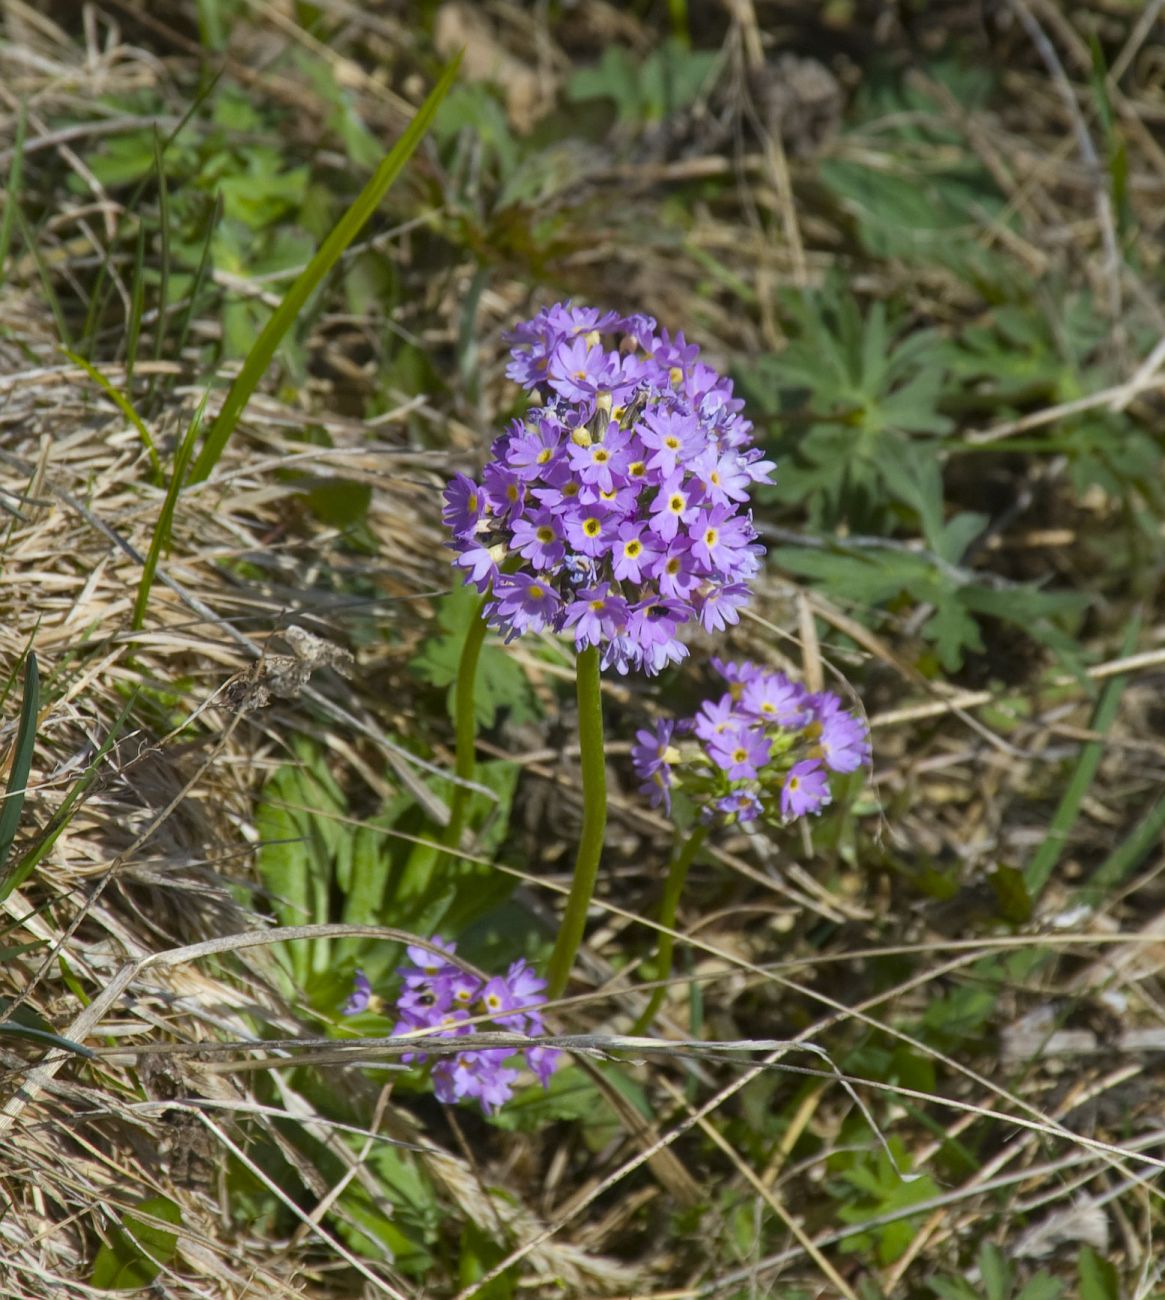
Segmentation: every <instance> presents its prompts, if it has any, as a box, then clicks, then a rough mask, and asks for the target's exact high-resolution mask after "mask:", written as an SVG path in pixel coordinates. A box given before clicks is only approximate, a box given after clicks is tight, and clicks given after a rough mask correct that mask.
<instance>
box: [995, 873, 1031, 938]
mask: <svg viewBox="0 0 1165 1300" xmlns="http://www.w3.org/2000/svg"><path fill="white" fill-rule="evenodd" d="M987 879H988V881H989V883H990V885H991V889H992V892H993V893H994V894H995V901H996V903H997V904H998V907H999V914H1000V916H1002V917H1003V919H1004V920H1005V921H1008V922H1009V923H1010V924H1012V925H1025V924H1026V923H1027V922H1028V921H1030V920H1031V917H1032V912H1033V910H1034V908H1033V905H1032V897H1031V895H1030V894H1029V893H1028V892H1027V886H1026V885H1025V884H1024V880H1023V872H1022V871H1019V870H1017V869H1016V868H1015V867H1006V866H1002V865H1000V866H997V867H996V869H995V870H994V871H993V872H992V873H991V874H990V875H989V876H988V878H987Z"/></svg>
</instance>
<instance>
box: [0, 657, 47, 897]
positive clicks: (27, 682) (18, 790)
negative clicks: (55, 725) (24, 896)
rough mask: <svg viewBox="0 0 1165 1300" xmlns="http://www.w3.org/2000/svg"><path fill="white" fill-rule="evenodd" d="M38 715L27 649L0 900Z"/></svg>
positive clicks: (2, 831) (0, 853)
mask: <svg viewBox="0 0 1165 1300" xmlns="http://www.w3.org/2000/svg"><path fill="white" fill-rule="evenodd" d="M39 713H40V669H39V668H38V667H37V663H36V655H35V654H33V653H32V651H31V650H30V651H29V652H28V654H27V655H26V656H25V659H24V692H23V694H22V696H21V699H20V722H19V724H18V726H17V729H16V743H15V744H14V745H13V747H12V766H11V767H10V768H9V769H8V786H7V789H6V790H5V793H4V804H3V807H2V808H0V901H3V900H4V899H5V898H7V897H8V894H9V892H10V891H11V889H12V887H13V886H12V885H11V884H10V883H9V881H8V879H7V877H6V875H5V867H6V866H7V865H8V854H9V853H10V852H11V850H12V842H13V840H15V839H16V832H17V831H18V830H19V829H20V814H21V812H22V811H23V809H24V800H25V796H26V795H27V793H28V778H29V775H30V773H31V772H32V756H33V751H34V750H35V749H36V724H37V718H38V716H39Z"/></svg>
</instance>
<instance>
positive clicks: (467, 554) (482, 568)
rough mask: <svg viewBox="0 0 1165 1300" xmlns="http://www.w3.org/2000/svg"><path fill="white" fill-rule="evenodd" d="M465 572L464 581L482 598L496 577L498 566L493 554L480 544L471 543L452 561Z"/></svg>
mask: <svg viewBox="0 0 1165 1300" xmlns="http://www.w3.org/2000/svg"><path fill="white" fill-rule="evenodd" d="M453 563H454V564H455V565H456V566H457V567H458V568H459V569H464V570H465V581H466V582H468V583H471V584H472V585H473V586H474V587H476V588H477V590H478V591H479V592H480V593H481V594H482V595H483V596H484V595H485V593H486V592H487V591H488V590H489V589H490V584H491V583H492V582H493V580H494V579H495V578H496V577H497V576H498V566H497V562H496V560H495V559H494V556H493V552H492V551H491V550H490V549H489V547H487V546H483V545H482V544H481V543H478V542H473V543H471V544H470V545H469V546H467V547H466V548H465V550H463V551H462V552H461V554H460V555H459V556H458V557H457V558H456V559H455V560H454V561H453Z"/></svg>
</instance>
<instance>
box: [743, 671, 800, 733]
mask: <svg viewBox="0 0 1165 1300" xmlns="http://www.w3.org/2000/svg"><path fill="white" fill-rule="evenodd" d="M740 707H741V708H742V709H743V710H744V712H745V713H750V714H752V716H753V717H754V718H759V719H760V720H761V721H764V722H775V723H776V724H777V725H778V726H779V727H789V728H794V729H796V728H800V727H803V726H804V725H805V723H806V722H807V721H808V717H809V715H808V711H807V708H806V695H805V690H804V688H803V687H801V686H798V685H797V684H796V683H795V682H791V681H790V680H789V679H788V678H787V677H786V676H785V674H784V673H762V674H761V675H760V676H759V677H754V678H753V679H752V680H751V681H750V682H748V683H747V684H746V685H745V687H744V693H743V694H742V695H741V697H740Z"/></svg>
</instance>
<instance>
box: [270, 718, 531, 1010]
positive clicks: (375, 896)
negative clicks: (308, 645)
mask: <svg viewBox="0 0 1165 1300" xmlns="http://www.w3.org/2000/svg"><path fill="white" fill-rule="evenodd" d="M295 751H296V755H297V757H298V760H299V761H298V762H297V763H294V764H288V765H286V766H284V767H281V768H279V769H277V770H276V771H275V772H274V773H273V774H272V776H271V777H270V779H269V780H268V781H267V783H266V785H265V786H264V789H263V798H262V801H261V803H260V804H259V807H258V809H257V811H256V816H255V824H256V826H257V827H258V829H259V833H260V835H261V836H262V844H261V847H260V849H259V855H258V868H259V874H260V877H261V879H262V881H263V885H264V887H265V889H266V891H267V893H268V895H269V898H270V903H271V906H272V909H273V910H274V912H275V915H276V917H277V918H278V919H279V922H280V924H282V925H307V924H313V923H322V922H328V921H343V922H347V923H349V924H352V925H385V926H393V927H395V928H397V929H404V930H409V931H410V932H413V933H416V934H418V935H422V936H426V937H427V936H429V935H431V934H434V933H436V932H437V931H438V930H440V931H441V933H443V934H445V935H446V936H451V935H456V934H457V933H459V932H460V930H461V929H462V928H463V927H464V926H465V925H466V924H467V923H468V922H469V921H470V920H471V919H473V918H475V917H477V916H479V915H481V914H483V913H485V912H487V911H488V910H489V908H490V907H492V906H493V905H494V904H496V903H497V902H499V901H500V900H501V899H503V898H504V897H505V896H506V895H507V894H508V892H509V890H510V887H511V886H510V882H509V878H508V877H506V876H504V875H502V874H501V873H499V872H497V871H495V870H494V869H493V868H492V867H491V866H488V865H484V866H482V865H478V864H476V863H474V862H471V861H463V860H461V859H459V858H458V859H455V860H452V861H448V862H447V863H445V864H444V865H442V863H441V854H440V853H439V851H438V849H437V847H436V842H435V839H434V837H433V830H432V826H431V824H430V823H429V822H428V820H427V818H426V816H425V814H424V812H423V810H422V809H421V808H420V807H419V806H418V805H417V803H416V801H415V800H414V799H413V797H412V796H411V795H409V794H401V795H399V796H398V797H397V798H396V799H394V800H393V801H392V802H390V803H389V804H388V805H387V806H385V807H384V808H382V809H381V810H379V811H378V812H376V813H374V814H373V815H371V816H355V815H354V814H353V813H352V811H351V809H350V808H349V804H348V800H347V797H346V795H345V794H344V792H343V791H342V790H341V789H340V787H339V786H338V785H337V783H336V781H335V779H334V777H333V776H332V774H331V772H330V770H329V767H328V764H327V761H326V757H325V754H324V752H323V751H321V750H319V749H317V748H316V747H315V746H313V745H312V744H311V743H310V742H309V741H307V740H306V739H302V738H301V739H299V740H297V741H296V743H295ZM477 779H478V781H479V782H480V783H482V784H483V785H485V786H486V787H487V788H488V789H490V790H492V791H493V793H494V795H495V798H494V799H490V798H488V797H487V796H485V795H482V794H474V795H473V796H472V797H471V799H470V801H469V805H468V814H469V824H470V825H471V826H473V827H476V828H477V830H478V840H479V843H480V845H481V848H482V851H483V853H484V854H485V855H487V856H488V854H489V853H490V852H491V851H492V850H494V849H496V848H497V847H498V845H499V844H500V843H501V841H502V839H503V838H504V836H505V833H506V828H507V825H508V819H509V811H510V802H511V800H512V797H513V791H514V786H515V783H516V779H517V771H516V769H515V768H514V767H513V765H512V764H507V763H492V764H483V765H482V766H481V767H480V768H479V770H478V773H477ZM436 792H437V793H439V794H442V795H447V793H448V783H444V782H438V783H436ZM418 839H419V840H421V841H422V842H420V843H416V842H414V840H418ZM280 951H282V952H283V957H284V963H285V969H286V971H287V974H288V976H289V978H290V980H291V983H292V987H293V989H294V990H295V991H296V992H297V994H298V995H300V996H302V997H305V998H306V999H307V1000H308V1002H309V1003H310V1004H311V1005H313V1006H316V1007H318V1008H319V1009H321V1010H323V1011H326V1012H328V1013H334V1012H335V1011H337V1010H338V1008H339V1007H340V1006H341V1005H342V1003H343V1002H344V1000H345V998H346V997H347V995H348V993H349V992H350V991H351V978H352V971H353V969H354V968H355V967H356V966H360V967H362V968H363V969H364V970H365V972H366V973H367V975H368V977H369V978H370V979H371V980H372V982H373V984H383V983H385V982H386V981H387V980H388V979H389V977H390V975H391V973H392V970H393V969H394V967H395V965H396V964H397V960H398V956H399V952H398V949H397V947H396V946H395V945H392V944H386V943H384V942H383V941H373V940H364V939H356V938H345V939H315V940H310V941H309V940H297V941H295V942H293V943H289V944H286V945H283V946H281V949H280Z"/></svg>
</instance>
